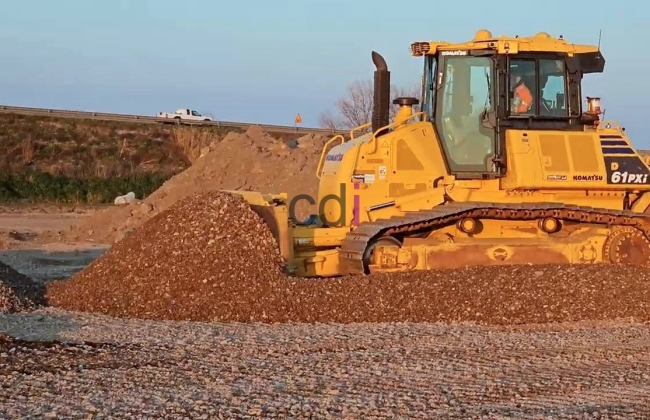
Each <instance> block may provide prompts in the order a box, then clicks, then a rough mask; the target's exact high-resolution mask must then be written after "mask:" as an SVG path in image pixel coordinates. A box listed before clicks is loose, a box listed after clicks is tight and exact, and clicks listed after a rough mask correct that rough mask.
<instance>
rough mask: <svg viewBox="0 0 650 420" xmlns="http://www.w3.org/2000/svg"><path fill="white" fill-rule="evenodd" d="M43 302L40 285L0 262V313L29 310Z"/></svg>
mask: <svg viewBox="0 0 650 420" xmlns="http://www.w3.org/2000/svg"><path fill="white" fill-rule="evenodd" d="M43 303H44V299H43V289H42V288H41V286H40V285H38V284H37V283H35V282H34V281H33V280H32V279H30V278H29V277H27V276H25V275H24V274H21V273H19V272H18V271H16V270H14V269H13V268H11V267H9V266H8V265H6V264H3V263H1V262H0V313H14V312H23V311H29V310H32V309H36V308H37V307H38V306H40V305H42V304H43Z"/></svg>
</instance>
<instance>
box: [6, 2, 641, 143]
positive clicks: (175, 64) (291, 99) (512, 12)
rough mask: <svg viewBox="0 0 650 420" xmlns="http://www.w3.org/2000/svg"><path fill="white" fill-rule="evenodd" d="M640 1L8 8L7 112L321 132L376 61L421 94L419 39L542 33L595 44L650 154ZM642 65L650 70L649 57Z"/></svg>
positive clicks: (610, 108)
mask: <svg viewBox="0 0 650 420" xmlns="http://www.w3.org/2000/svg"><path fill="white" fill-rule="evenodd" d="M634 4H635V3H633V2H629V3H628V2H619V3H617V4H616V5H615V7H612V3H611V2H607V3H606V2H604V1H592V2H576V1H573V2H572V1H557V0H546V1H543V2H537V1H536V2H514V1H491V2H487V1H479V0H466V1H455V2H436V1H414V2H388V1H383V0H373V1H370V0H356V1H354V0H347V1H341V0H327V1H322V0H301V1H297V0H284V1H279V2H271V1H263V0H248V1H219V0H212V1H207V0H203V1H200V0H182V1H181V0H177V1H170V0H155V1H154V0H133V1H127V0H111V1H92V0H85V1H82V0H59V1H52V0H40V1H39V0H20V1H11V2H10V1H8V0H4V1H2V13H1V14H0V41H1V42H2V44H1V45H2V47H0V48H1V50H2V56H3V57H2V58H3V59H2V67H0V104H7V105H17V106H33V107H51V108H63V109H80V110H89V111H91V110H92V111H104V112H119V113H136V114H145V115H153V114H156V113H157V112H159V111H163V110H164V111H173V110H175V109H176V108H178V107H186V106H187V107H192V108H196V109H198V110H199V112H203V113H211V114H213V115H214V117H215V118H217V119H221V120H231V121H254V122H259V123H269V124H286V125H291V124H292V123H293V118H294V116H295V115H296V113H298V112H300V113H301V115H302V117H303V125H305V126H316V125H317V123H318V116H319V114H320V113H321V112H322V111H324V110H327V109H331V108H332V107H333V104H334V102H335V100H336V99H337V98H338V97H340V96H341V95H343V94H344V93H345V88H346V85H347V84H349V83H351V82H353V81H355V80H359V79H364V78H365V79H369V78H372V72H373V70H374V67H373V65H372V61H371V58H370V52H371V51H372V50H373V49H374V50H376V51H378V52H380V53H381V54H382V55H384V57H385V58H386V60H387V62H388V66H389V69H390V70H391V77H392V80H393V81H394V82H395V83H396V84H398V85H402V86H411V85H412V84H413V83H417V82H418V81H419V77H420V72H421V68H422V63H421V60H419V59H416V58H414V57H411V56H410V55H409V45H410V43H411V42H413V41H416V40H430V39H437V40H440V39H443V40H448V41H452V42H457V41H458V42H460V41H465V40H468V39H471V38H472V37H473V36H474V33H475V32H476V31H477V30H478V29H480V28H486V29H489V30H491V31H492V32H493V33H494V34H495V35H499V34H504V33H506V34H519V35H522V36H523V35H530V34H534V33H536V32H539V31H545V32H548V33H550V34H552V35H560V34H561V35H564V37H565V38H566V39H567V40H568V41H569V42H575V43H597V41H598V30H599V29H602V30H603V39H602V43H601V48H602V50H603V54H604V55H605V58H606V60H607V64H606V66H605V74H604V75H591V76H587V78H586V79H587V80H586V83H585V93H586V94H590V95H591V96H601V97H602V98H603V105H604V108H605V109H606V111H607V113H606V117H608V118H616V119H617V120H618V121H619V122H620V123H621V124H622V125H623V126H625V127H626V128H627V131H628V134H629V135H630V136H631V137H632V140H633V142H634V144H635V145H637V147H650V136H644V131H643V130H642V119H643V118H647V116H646V112H645V111H642V110H641V109H640V107H642V106H643V107H645V106H646V103H647V101H648V97H649V96H650V95H649V94H650V87H649V85H648V83H647V82H646V78H641V75H642V72H643V75H644V76H645V74H647V66H648V65H649V64H650V61H649V60H648V58H647V51H645V48H646V45H648V41H650V36H649V35H648V32H647V26H648V21H647V15H646V14H645V13H643V12H642V9H639V8H637V7H636V6H633V5H634ZM644 57H645V58H644Z"/></svg>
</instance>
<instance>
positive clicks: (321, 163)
mask: <svg viewBox="0 0 650 420" xmlns="http://www.w3.org/2000/svg"><path fill="white" fill-rule="evenodd" d="M339 137H340V138H341V144H343V143H345V137H343V135H341V134H337V135H336V136H334V137H332V138H331V139H329V140H328V141H327V143H325V146H323V151H322V152H320V159H319V160H318V166H317V167H316V177H317V178H318V179H320V177H321V171H322V169H323V166H325V162H324V161H323V159H325V156H327V153H328V152H329V149H328V148H327V146H329V145H330V143H332V142H333V141H334V140H336V139H338V138H339Z"/></svg>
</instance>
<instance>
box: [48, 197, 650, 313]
mask: <svg viewBox="0 0 650 420" xmlns="http://www.w3.org/2000/svg"><path fill="white" fill-rule="evenodd" d="M47 296H48V300H49V302H50V303H51V304H52V305H55V306H58V307H61V308H64V309H68V310H73V311H83V312H98V313H103V314H107V315H112V316H117V317H133V318H148V319H168V320H191V321H238V322H308V323H313V322H323V323H328V322H338V323H354V322H437V321H441V322H460V321H462V322H475V323H480V324H491V325H510V324H525V323H546V322H560V321H577V320H585V319H592V320H599V319H616V318H634V319H637V320H650V270H649V269H643V268H639V267H634V266H619V267H614V266H604V265H595V266H586V265H585V266H563V265H548V266H532V265H531V266H501V267H499V266H492V267H471V268H466V269H461V270H445V271H433V272H414V273H395V274H386V275H374V276H367V277H349V278H338V279H331V280H312V279H296V278H290V277H286V276H284V275H283V273H282V267H281V258H280V256H279V252H278V249H277V245H276V242H275V240H274V239H273V237H272V235H271V233H270V231H269V229H268V227H267V226H266V224H264V223H263V221H262V220H261V219H260V218H259V217H258V216H257V214H255V213H254V212H253V211H252V210H251V209H250V208H249V207H248V205H247V204H246V203H245V202H244V200H242V199H240V198H238V197H235V196H231V195H228V194H224V193H221V192H217V191H213V192H211V193H206V194H202V195H195V196H193V197H192V198H191V199H187V200H183V201H181V202H180V203H177V204H176V205H175V206H173V207H172V208H170V209H168V210H167V211H165V212H163V213H161V214H159V215H158V216H156V217H155V218H154V219H151V220H150V221H149V222H147V223H146V224H145V225H143V226H142V228H141V229H139V230H137V231H136V232H135V233H134V234H133V235H132V236H130V237H127V238H126V239H125V240H123V241H121V242H119V243H117V244H116V245H114V247H113V248H112V249H111V250H110V251H108V252H107V253H106V254H104V255H102V256H101V257H100V258H98V259H97V260H96V261H94V262H93V263H92V264H91V265H90V266H89V267H88V268H86V269H85V270H83V271H82V272H80V273H78V274H77V275H75V276H74V277H73V278H72V279H70V280H68V281H64V282H56V283H53V284H52V285H50V286H49V289H48V294H47Z"/></svg>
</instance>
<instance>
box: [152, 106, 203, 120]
mask: <svg viewBox="0 0 650 420" xmlns="http://www.w3.org/2000/svg"><path fill="white" fill-rule="evenodd" d="M158 118H169V119H175V120H194V121H212V118H210V117H206V116H203V115H201V114H199V113H198V112H196V110H194V109H189V108H179V109H177V110H176V112H174V113H173V114H172V113H169V112H160V113H159V114H158Z"/></svg>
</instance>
